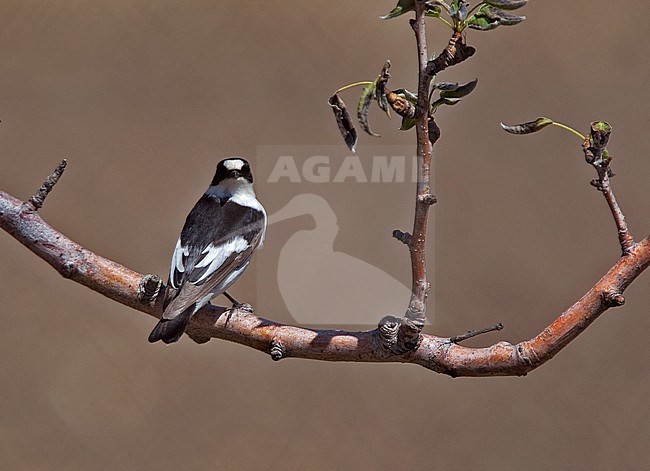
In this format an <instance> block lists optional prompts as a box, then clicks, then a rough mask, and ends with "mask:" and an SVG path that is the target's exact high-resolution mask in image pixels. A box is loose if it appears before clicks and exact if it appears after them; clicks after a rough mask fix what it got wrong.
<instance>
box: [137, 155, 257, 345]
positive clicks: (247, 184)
mask: <svg viewBox="0 0 650 471" xmlns="http://www.w3.org/2000/svg"><path fill="white" fill-rule="evenodd" d="M265 232H266V211H264V208H263V207H262V205H261V204H260V202H259V201H257V198H256V197H255V191H253V175H252V173H251V168H250V165H249V164H248V162H247V161H246V160H244V159H240V158H238V157H233V158H230V159H225V160H222V161H221V162H219V164H218V165H217V170H216V172H215V174H214V178H213V179H212V183H211V184H210V187H209V188H208V189H207V191H206V192H205V194H204V195H203V196H202V197H201V199H199V201H198V202H197V203H196V205H194V208H192V211H190V214H189V215H188V216H187V219H186V220H185V225H184V226H183V230H182V231H181V235H180V237H179V238H178V242H177V243H176V248H175V249H174V254H173V255H172V260H171V268H170V271H169V281H168V283H167V290H166V292H165V300H164V303H163V309H164V311H163V315H162V318H161V319H160V322H158V324H157V325H156V327H155V328H154V329H153V331H152V332H151V334H150V335H149V342H157V341H158V340H162V341H163V342H165V343H168V344H169V343H172V342H176V341H177V340H178V339H179V338H180V337H181V335H183V332H185V328H186V327H187V323H188V322H189V320H190V318H191V317H192V316H193V315H194V314H195V313H196V312H197V311H198V310H199V309H201V308H202V307H203V306H205V305H206V304H207V303H208V302H209V301H210V299H212V298H213V297H215V296H218V295H220V294H225V295H226V296H227V297H228V299H230V300H231V301H233V302H235V301H234V300H233V298H232V297H230V296H229V295H228V293H226V290H227V289H228V288H229V287H230V286H231V285H232V284H233V283H234V282H235V281H236V280H237V279H238V278H239V277H240V276H241V274H242V273H243V272H244V270H245V269H246V267H247V266H248V264H249V262H250V260H251V257H252V256H253V253H254V252H255V250H256V249H257V248H259V247H261V246H262V243H263V242H264V234H265Z"/></svg>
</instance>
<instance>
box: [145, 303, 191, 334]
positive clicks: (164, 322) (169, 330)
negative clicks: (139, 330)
mask: <svg viewBox="0 0 650 471" xmlns="http://www.w3.org/2000/svg"><path fill="white" fill-rule="evenodd" d="M193 313H194V304H192V305H191V306H190V307H188V308H187V309H185V310H184V311H183V312H181V313H180V314H179V315H178V316H176V317H174V318H173V319H160V321H159V322H158V324H156V327H154V328H153V330H152V331H151V333H150V334H149V342H151V343H154V342H157V341H158V340H162V341H163V342H165V343H167V344H170V343H174V342H176V341H178V339H180V338H181V335H183V332H185V327H187V323H188V322H189V321H190V317H192V314H193Z"/></svg>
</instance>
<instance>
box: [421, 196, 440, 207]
mask: <svg viewBox="0 0 650 471" xmlns="http://www.w3.org/2000/svg"><path fill="white" fill-rule="evenodd" d="M418 199H419V200H420V202H422V203H424V204H427V205H429V206H431V205H433V204H436V203H437V202H438V198H436V196H435V195H432V194H431V193H427V194H426V195H422V196H420V197H419V198H418Z"/></svg>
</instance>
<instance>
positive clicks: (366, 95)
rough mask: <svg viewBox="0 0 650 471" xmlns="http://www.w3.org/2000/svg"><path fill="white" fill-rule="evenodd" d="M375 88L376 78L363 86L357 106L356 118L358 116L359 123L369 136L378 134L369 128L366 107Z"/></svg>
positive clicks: (368, 105) (372, 96)
mask: <svg viewBox="0 0 650 471" xmlns="http://www.w3.org/2000/svg"><path fill="white" fill-rule="evenodd" d="M376 88H377V80H375V81H374V82H372V83H371V84H368V85H367V86H366V87H364V89H363V91H362V92H361V97H360V98H359V106H358V108H357V118H359V124H360V125H361V128H362V129H363V130H364V131H366V132H367V133H368V134H370V135H371V136H379V134H376V133H374V132H372V131H371V130H370V125H369V124H368V108H369V107H370V102H371V101H372V99H373V98H374V97H375V90H376Z"/></svg>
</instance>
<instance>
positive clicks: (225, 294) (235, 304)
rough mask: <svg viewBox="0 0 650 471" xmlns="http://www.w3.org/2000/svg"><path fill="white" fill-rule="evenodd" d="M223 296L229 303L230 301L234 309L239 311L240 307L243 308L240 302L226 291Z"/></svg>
mask: <svg viewBox="0 0 650 471" xmlns="http://www.w3.org/2000/svg"><path fill="white" fill-rule="evenodd" d="M223 295H224V296H225V297H226V298H228V301H230V302H231V303H232V307H233V308H235V309H237V308H238V307H240V306H242V303H240V302H239V301H237V300H236V299H235V298H233V297H232V296H230V295H229V294H228V293H227V292H226V291H224V292H223Z"/></svg>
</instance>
